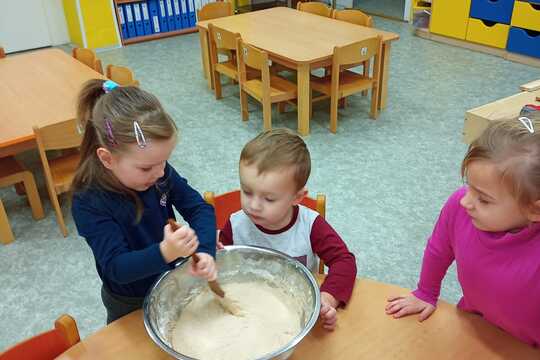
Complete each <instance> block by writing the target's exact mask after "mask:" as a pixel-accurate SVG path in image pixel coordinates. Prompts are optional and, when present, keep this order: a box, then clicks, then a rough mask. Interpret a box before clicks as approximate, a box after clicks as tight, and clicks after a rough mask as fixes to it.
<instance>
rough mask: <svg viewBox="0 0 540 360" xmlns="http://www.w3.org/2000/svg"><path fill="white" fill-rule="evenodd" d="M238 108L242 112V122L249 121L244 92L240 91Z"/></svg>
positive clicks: (246, 99)
mask: <svg viewBox="0 0 540 360" xmlns="http://www.w3.org/2000/svg"><path fill="white" fill-rule="evenodd" d="M240 108H241V111H242V120H244V121H248V120H249V112H248V98H247V94H246V92H245V91H244V90H242V89H240Z"/></svg>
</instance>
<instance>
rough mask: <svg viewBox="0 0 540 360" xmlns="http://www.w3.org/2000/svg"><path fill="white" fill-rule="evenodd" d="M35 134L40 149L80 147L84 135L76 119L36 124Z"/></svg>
mask: <svg viewBox="0 0 540 360" xmlns="http://www.w3.org/2000/svg"><path fill="white" fill-rule="evenodd" d="M33 129H34V135H35V136H36V142H37V144H38V149H39V150H40V151H42V150H43V151H47V150H62V149H69V148H75V147H79V146H80V145H81V141H82V135H81V133H80V132H79V128H78V126H77V121H76V120H75V119H70V120H65V121H62V122H59V123H56V124H52V125H46V126H42V127H38V126H34V128H33Z"/></svg>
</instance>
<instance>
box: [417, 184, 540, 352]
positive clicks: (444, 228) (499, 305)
mask: <svg viewBox="0 0 540 360" xmlns="http://www.w3.org/2000/svg"><path fill="white" fill-rule="evenodd" d="M465 192H466V188H465V187H464V188H461V189H459V190H458V191H456V192H455V193H454V194H452V196H450V198H449V199H448V201H447V202H446V204H445V205H444V207H443V209H442V210H441V214H440V216H439V219H438V220H437V224H436V225H435V228H434V230H433V233H432V234H431V237H430V238H429V240H428V243H427V246H426V249H425V251H424V259H423V263H422V272H421V274H420V281H419V282H418V288H417V289H416V290H415V291H414V292H413V294H414V295H415V296H416V297H418V298H419V299H421V300H424V301H426V302H428V303H430V304H432V305H436V303H437V299H438V298H439V293H440V289H441V282H442V279H443V278H444V275H445V274H446V271H447V269H448V267H449V266H450V264H452V262H453V261H454V260H455V261H456V265H457V273H458V279H459V283H460V285H461V288H462V290H463V297H462V298H461V300H460V301H459V303H458V305H457V306H458V308H460V309H462V310H465V311H470V312H474V313H478V314H480V315H482V316H483V317H484V318H485V319H486V320H487V321H489V322H491V323H493V324H495V325H496V326H499V327H500V328H502V329H504V330H506V331H507V332H509V333H510V334H512V335H513V336H515V337H517V338H519V339H521V340H522V341H524V342H527V343H529V344H531V345H533V346H537V347H538V346H539V345H540V224H539V223H533V224H530V225H529V226H527V227H526V228H523V229H521V230H520V231H518V232H512V233H510V232H486V231H481V230H478V229H477V228H476V227H475V226H474V225H473V223H472V220H471V218H470V216H469V215H468V214H467V212H466V211H465V209H464V208H463V207H462V206H461V205H460V204H459V201H460V200H461V198H462V197H463V196H464V195H465Z"/></svg>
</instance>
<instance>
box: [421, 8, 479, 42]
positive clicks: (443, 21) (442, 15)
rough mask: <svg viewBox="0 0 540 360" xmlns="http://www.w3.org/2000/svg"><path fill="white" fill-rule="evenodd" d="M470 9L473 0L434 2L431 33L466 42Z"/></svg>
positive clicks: (430, 26)
mask: <svg viewBox="0 0 540 360" xmlns="http://www.w3.org/2000/svg"><path fill="white" fill-rule="evenodd" d="M470 8H471V0H433V1H432V4H431V20H430V25H429V31H430V32H432V33H434V34H439V35H444V36H450V37H453V38H457V39H463V40H464V39H465V36H466V35H467V23H468V22H469V11H470Z"/></svg>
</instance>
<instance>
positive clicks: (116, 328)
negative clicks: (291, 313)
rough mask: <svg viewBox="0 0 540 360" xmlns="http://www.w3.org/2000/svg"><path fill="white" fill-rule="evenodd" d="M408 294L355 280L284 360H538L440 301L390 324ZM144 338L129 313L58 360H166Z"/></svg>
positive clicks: (139, 322) (537, 354) (138, 320)
mask: <svg viewBox="0 0 540 360" xmlns="http://www.w3.org/2000/svg"><path fill="white" fill-rule="evenodd" d="M408 292H409V290H407V289H403V288H400V287H397V286H394V285H388V284H384V283H380V282H376V281H372V280H366V279H357V282H356V286H355V289H354V293H353V297H352V298H351V301H350V303H349V305H348V306H347V308H346V309H343V310H340V311H339V313H338V326H337V329H336V330H335V331H334V332H327V331H325V330H324V329H322V327H321V326H320V325H319V324H316V325H315V327H314V329H313V330H312V331H311V332H310V333H309V334H308V335H307V336H306V337H305V338H304V339H303V340H302V342H300V344H299V345H298V346H297V348H296V350H295V351H294V353H293V354H292V356H291V357H290V359H292V360H303V359H335V360H337V359H347V360H348V359H430V360H431V359H433V356H434V355H436V356H437V360H443V359H452V360H453V359H522V360H525V359H536V360H537V359H539V358H540V351H538V350H536V349H534V348H532V347H530V346H528V345H527V344H524V343H521V342H519V341H518V340H516V339H514V338H513V337H511V336H510V335H508V334H507V333H505V332H504V331H502V330H500V329H498V328H497V327H495V326H493V325H491V324H489V323H487V322H486V321H485V320H483V319H482V318H481V317H480V316H478V315H474V314H470V313H465V312H463V311H460V310H457V309H456V307H455V306H454V305H451V304H448V303H445V302H444V301H441V302H440V303H439V305H438V308H437V310H436V311H435V313H434V314H433V315H432V316H431V317H430V318H429V319H428V320H426V321H424V322H423V323H419V322H418V321H417V317H416V316H410V317H406V318H402V319H393V318H392V317H390V316H387V315H386V314H385V313H384V307H385V304H386V299H387V297H388V296H391V295H400V294H407V293H408ZM169 358H170V357H169V355H168V354H167V353H165V352H164V351H162V350H161V349H159V348H158V347H157V345H155V344H154V343H153V342H152V340H151V339H150V338H149V336H148V335H147V333H146V330H145V328H144V324H143V317H142V311H141V310H138V311H136V312H133V313H131V314H129V315H127V316H125V317H123V318H121V319H119V320H117V321H115V322H113V323H112V324H110V325H108V326H106V327H104V328H102V329H101V330H99V331H97V332H96V333H94V334H92V335H90V336H89V337H87V338H86V339H84V340H83V341H81V342H80V343H79V344H77V345H75V346H73V347H72V348H71V349H70V350H68V351H67V352H65V353H64V354H62V355H61V356H60V357H59V359H63V360H67V359H169Z"/></svg>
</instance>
